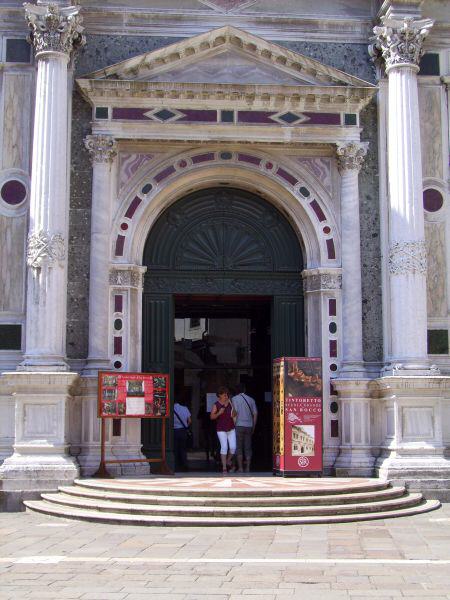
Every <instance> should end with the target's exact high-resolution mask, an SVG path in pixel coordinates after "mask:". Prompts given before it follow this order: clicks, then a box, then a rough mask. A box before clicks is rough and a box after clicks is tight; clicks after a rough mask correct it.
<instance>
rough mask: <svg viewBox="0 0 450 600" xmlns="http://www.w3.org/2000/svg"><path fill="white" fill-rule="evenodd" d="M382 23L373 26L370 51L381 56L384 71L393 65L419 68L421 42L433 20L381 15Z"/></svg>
mask: <svg viewBox="0 0 450 600" xmlns="http://www.w3.org/2000/svg"><path fill="white" fill-rule="evenodd" d="M381 21H382V25H381V26H377V27H374V29H373V32H374V34H375V42H374V44H373V46H372V49H371V53H372V55H373V56H377V55H378V56H379V55H380V54H381V56H382V57H383V59H384V60H385V63H386V72H389V70H390V69H392V68H393V67H399V66H408V67H415V68H416V69H417V70H419V61H420V59H421V57H422V55H423V53H424V49H423V42H424V40H425V38H426V37H427V35H428V33H429V30H430V29H431V27H432V26H433V24H434V22H433V21H432V20H431V19H420V20H419V19H412V18H405V19H389V18H387V17H382V19H381Z"/></svg>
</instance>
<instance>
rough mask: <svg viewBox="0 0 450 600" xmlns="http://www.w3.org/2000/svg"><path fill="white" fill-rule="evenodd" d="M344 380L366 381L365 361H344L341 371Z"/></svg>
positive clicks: (340, 374) (340, 375)
mask: <svg viewBox="0 0 450 600" xmlns="http://www.w3.org/2000/svg"><path fill="white" fill-rule="evenodd" d="M339 378H342V379H366V378H367V370H366V367H365V365H364V362H363V361H343V362H342V363H341V368H340V370H339Z"/></svg>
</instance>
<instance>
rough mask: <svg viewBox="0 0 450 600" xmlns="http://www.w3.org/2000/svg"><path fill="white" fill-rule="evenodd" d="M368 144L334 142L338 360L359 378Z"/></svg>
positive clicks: (343, 369)
mask: <svg viewBox="0 0 450 600" xmlns="http://www.w3.org/2000/svg"><path fill="white" fill-rule="evenodd" d="M367 148H368V143H367V142H363V143H357V142H350V143H347V144H338V147H337V159H338V168H339V172H340V174H341V239H342V242H341V246H342V273H343V278H342V332H343V333H342V361H341V370H340V372H341V373H343V374H345V375H344V376H347V377H361V376H362V375H363V374H364V367H363V350H362V348H363V342H362V293H361V238H360V219H359V186H358V175H359V171H360V169H361V167H362V165H363V163H364V157H365V155H366V153H367Z"/></svg>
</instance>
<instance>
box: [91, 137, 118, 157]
mask: <svg viewBox="0 0 450 600" xmlns="http://www.w3.org/2000/svg"><path fill="white" fill-rule="evenodd" d="M84 145H85V146H86V148H87V149H88V150H89V154H90V155H91V161H92V164H94V163H108V162H112V161H113V159H114V157H115V156H116V154H117V143H116V140H115V139H114V138H113V137H111V136H109V135H87V136H86V137H85V138H84Z"/></svg>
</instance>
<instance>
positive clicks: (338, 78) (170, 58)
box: [84, 26, 372, 87]
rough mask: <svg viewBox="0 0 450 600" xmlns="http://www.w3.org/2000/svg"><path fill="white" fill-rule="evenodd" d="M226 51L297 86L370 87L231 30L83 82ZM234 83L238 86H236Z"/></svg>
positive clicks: (134, 75)
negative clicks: (263, 67) (283, 76)
mask: <svg viewBox="0 0 450 600" xmlns="http://www.w3.org/2000/svg"><path fill="white" fill-rule="evenodd" d="M227 50H230V51H234V52H239V53H240V54H241V55H243V56H246V57H247V58H248V59H251V60H254V61H256V62H257V63H258V64H260V65H264V66H265V67H270V68H271V69H273V70H274V71H279V72H283V73H284V74H287V75H289V76H290V77H291V78H293V79H294V80H296V81H298V82H299V85H302V84H303V85H305V84H306V85H308V84H312V85H326V86H335V85H337V86H352V87H371V86H372V84H370V83H368V82H366V81H364V80H362V79H359V78H357V77H354V76H353V75H349V74H348V73H344V72H343V71H340V70H339V69H335V68H334V67H330V66H328V65H324V64H322V63H320V62H319V61H317V60H314V59H312V58H309V57H307V56H304V55H302V54H298V53H296V52H293V51H291V50H288V49H287V48H284V47H282V46H278V45H277V44H274V43H273V42H268V41H266V40H263V39H262V38H260V37H258V36H255V35H252V34H250V33H248V32H246V31H243V30H240V29H237V28H236V27H232V26H225V27H221V28H219V29H213V30H212V31H209V32H207V33H203V34H200V35H197V36H194V37H192V38H188V39H185V40H182V41H179V42H176V43H174V44H171V45H170V46H166V47H164V48H160V49H158V50H153V51H151V52H147V53H145V54H141V55H139V56H136V57H134V58H130V59H127V60H125V61H122V62H120V63H117V64H115V65H111V66H110V67H106V68H104V69H100V70H98V71H95V72H93V73H91V74H89V75H86V76H85V77H84V78H85V79H96V80H104V79H114V80H143V79H146V78H147V79H149V78H151V77H154V76H156V75H159V76H161V74H163V73H165V72H166V73H167V72H169V71H170V70H172V69H174V68H180V67H181V68H182V67H183V65H191V64H192V63H194V62H200V61H202V60H205V59H206V58H209V57H211V56H212V55H215V54H219V53H223V52H225V51H227ZM237 83H238V82H237Z"/></svg>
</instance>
